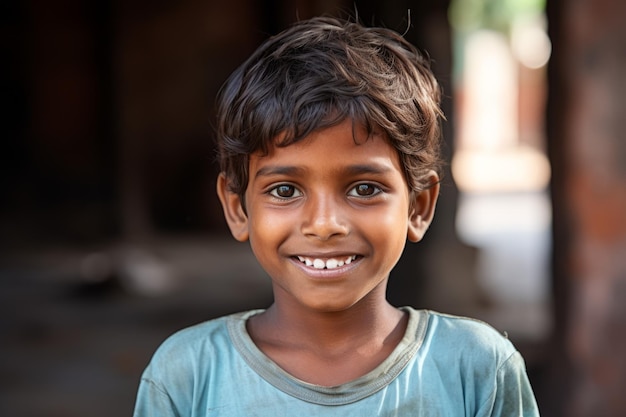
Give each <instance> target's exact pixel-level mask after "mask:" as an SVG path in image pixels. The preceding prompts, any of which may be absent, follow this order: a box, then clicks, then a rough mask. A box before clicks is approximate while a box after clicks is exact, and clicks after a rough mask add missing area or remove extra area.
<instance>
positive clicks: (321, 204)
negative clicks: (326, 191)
mask: <svg viewBox="0 0 626 417" xmlns="http://www.w3.org/2000/svg"><path fill="white" fill-rule="evenodd" d="M347 219H348V217H347V216H346V213H345V208H344V207H343V204H342V203H341V202H340V201H337V200H336V199H334V198H333V197H332V196H328V195H322V196H314V197H311V196H310V197H309V198H308V200H307V202H306V203H305V210H304V213H303V219H302V226H301V230H302V233H303V234H304V235H305V236H308V237H313V238H317V239H319V240H324V241H325V240H329V239H330V238H332V237H336V236H346V235H347V234H348V233H349V223H348V221H347Z"/></svg>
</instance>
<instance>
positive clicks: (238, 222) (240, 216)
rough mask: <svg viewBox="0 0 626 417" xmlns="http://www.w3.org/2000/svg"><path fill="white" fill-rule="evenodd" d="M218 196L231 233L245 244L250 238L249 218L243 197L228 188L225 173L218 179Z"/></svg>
mask: <svg viewBox="0 0 626 417" xmlns="http://www.w3.org/2000/svg"><path fill="white" fill-rule="evenodd" d="M217 196H218V197H219V199H220V202H221V203H222V209H223V210H224V217H225V218H226V223H228V227H229V228H230V233H232V235H233V237H234V238H235V239H237V240H238V241H240V242H245V241H246V240H248V237H249V233H248V216H247V215H246V212H245V210H244V208H243V202H242V201H241V197H239V195H238V194H237V193H233V192H232V191H231V190H230V189H229V188H228V179H227V178H226V176H225V175H224V173H223V172H222V173H220V174H219V176H218V177H217Z"/></svg>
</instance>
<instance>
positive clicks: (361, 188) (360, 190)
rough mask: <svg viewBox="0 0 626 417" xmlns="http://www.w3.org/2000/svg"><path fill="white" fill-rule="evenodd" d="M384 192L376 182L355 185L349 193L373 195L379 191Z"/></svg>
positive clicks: (363, 195) (360, 195) (358, 195)
mask: <svg viewBox="0 0 626 417" xmlns="http://www.w3.org/2000/svg"><path fill="white" fill-rule="evenodd" d="M380 192H382V190H381V189H380V187H377V186H376V185H374V184H369V183H366V182H364V183H361V184H357V185H356V186H354V187H353V188H352V189H351V190H350V191H349V192H348V195H350V196H352V197H373V196H375V195H377V194H378V193H380Z"/></svg>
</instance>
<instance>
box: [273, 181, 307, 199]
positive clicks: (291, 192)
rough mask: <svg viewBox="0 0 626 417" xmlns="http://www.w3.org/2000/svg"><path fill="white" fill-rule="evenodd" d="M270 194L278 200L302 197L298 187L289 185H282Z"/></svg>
mask: <svg viewBox="0 0 626 417" xmlns="http://www.w3.org/2000/svg"><path fill="white" fill-rule="evenodd" d="M269 194H270V195H271V196H273V197H277V198H283V199H284V198H294V197H299V196H301V195H302V193H301V192H300V190H298V189H297V188H296V187H294V186H293V185H289V184H280V185H277V186H276V187H274V188H272V189H271V190H270V191H269Z"/></svg>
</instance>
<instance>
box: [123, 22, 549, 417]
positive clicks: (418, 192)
mask: <svg viewBox="0 0 626 417" xmlns="http://www.w3.org/2000/svg"><path fill="white" fill-rule="evenodd" d="M439 99H440V92H439V87H438V84H437V82H436V80H435V79H434V76H433V75H432V73H431V71H430V68H429V63H428V61H427V60H426V59H425V58H424V57H423V56H422V55H420V53H419V52H418V51H417V50H416V49H415V48H414V47H413V46H411V45H410V44H409V43H407V42H406V41H405V40H404V39H403V38H402V37H401V36H400V35H398V34H396V33H394V32H391V31H389V30H386V29H378V28H365V27H363V26H361V25H359V24H357V23H350V22H344V21H340V20H336V19H331V18H315V19H311V20H307V21H303V22H299V23H297V24H295V25H294V26H292V27H291V28H289V29H287V30H286V31H284V32H283V33H281V34H279V35H277V36H275V37H273V38H271V39H269V40H268V41H266V43H264V44H263V45H262V46H261V47H259V49H258V50H257V51H256V52H255V53H254V54H253V55H252V56H251V57H250V58H249V59H248V60H247V61H246V62H245V63H244V64H243V65H242V66H241V67H240V68H239V69H237V70H236V71H235V72H234V73H233V75H232V76H231V77H230V78H229V80H228V81H227V82H226V84H225V86H224V88H223V89H222V91H221V93H220V97H219V109H218V125H217V137H218V144H219V157H220V162H221V170H222V172H221V174H220V175H219V178H218V183H217V189H218V195H219V199H220V201H221V203H222V206H223V209H224V214H225V217H226V221H227V223H228V226H229V227H230V230H231V232H232V234H233V236H234V237H235V239H237V240H239V241H242V242H243V241H249V242H250V245H251V247H252V250H253V252H254V254H255V256H256V258H257V259H258V261H259V262H260V264H261V265H262V266H263V268H264V269H265V270H266V271H267V272H268V274H269V276H270V277H271V280H272V287H273V291H274V303H273V304H272V305H271V306H270V307H269V308H267V309H266V310H257V311H249V312H244V313H240V314H235V315H231V316H227V317H223V318H219V319H215V320H211V321H208V322H205V323H202V324H199V325H196V326H193V327H191V328H189V329H186V330H183V331H181V332H178V333H177V334H175V335H174V336H172V337H170V338H169V339H168V340H167V341H166V342H165V343H164V344H163V345H162V346H161V347H160V348H159V349H158V351H157V352H156V353H155V355H154V357H153V359H152V361H151V363H150V365H149V366H148V367H147V369H146V370H145V372H144V375H143V377H142V381H141V385H140V388H139V394H138V398H137V403H136V408H135V416H136V417H140V416H150V417H153V416H212V415H215V416H218V415H219V416H272V417H275V416H330V415H333V416H334V415H346V416H347V415H350V416H359V417H362V416H370V415H379V416H491V415H497V416H513V415H515V416H522V415H524V416H536V415H538V412H537V407H536V403H535V400H534V397H533V394H532V390H531V388H530V385H529V382H528V379H527V376H526V373H525V369H524V363H523V359H522V358H521V356H520V355H519V353H518V352H517V351H516V350H515V348H514V347H513V346H512V344H511V343H510V342H509V341H508V340H506V339H505V338H504V337H502V336H501V335H500V334H498V333H497V332H496V331H495V330H493V329H492V328H491V327H489V326H487V325H485V324H483V323H480V322H478V321H474V320H470V319H464V318H458V317H452V316H446V315H442V314H438V313H435V312H431V311H418V310H415V309H413V308H410V307H404V308H395V307H393V306H391V305H390V304H389V303H388V302H387V300H386V297H385V289H386V285H387V280H388V277H389V273H390V271H391V269H392V268H393V267H394V265H395V264H396V262H397V261H398V259H399V257H400V255H401V253H402V251H403V249H404V245H405V242H406V239H407V238H408V240H410V241H412V242H418V241H419V240H421V239H422V237H423V236H424V233H425V232H426V230H427V228H428V226H429V224H430V222H431V220H432V218H433V214H434V210H435V203H436V200H437V196H438V192H439V177H438V174H437V170H438V167H439V154H438V146H439V140H440V119H441V116H442V114H441V111H440V108H439Z"/></svg>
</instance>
